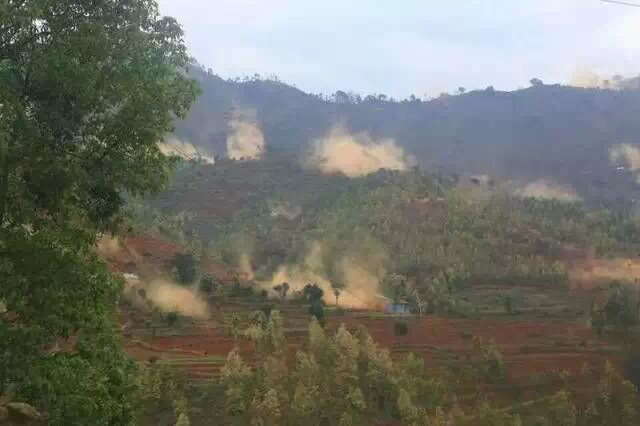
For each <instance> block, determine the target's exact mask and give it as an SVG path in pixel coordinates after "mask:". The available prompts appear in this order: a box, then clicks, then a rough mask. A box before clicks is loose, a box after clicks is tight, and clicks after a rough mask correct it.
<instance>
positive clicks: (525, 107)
mask: <svg viewBox="0 0 640 426" xmlns="http://www.w3.org/2000/svg"><path fill="white" fill-rule="evenodd" d="M191 74H192V77H195V78H196V79H197V80H199V82H200V84H201V86H202V90H203V93H202V96H201V97H200V99H199V100H198V102H197V103H196V105H195V106H194V107H193V109H192V111H191V112H190V114H189V116H188V117H187V118H186V120H185V121H183V122H180V123H177V125H176V133H177V135H178V136H179V137H180V138H182V139H183V140H186V141H188V142H191V143H193V144H195V145H196V146H199V147H203V148H204V149H206V150H207V151H209V152H214V153H216V154H217V155H219V156H224V154H225V152H226V141H227V136H228V134H229V129H230V127H229V123H230V121H231V120H232V119H233V117H232V116H233V114H234V111H237V110H242V111H249V112H250V113H251V114H252V116H254V117H255V120H256V121H257V124H258V125H259V128H260V129H261V131H262V133H263V134H264V140H265V143H266V149H268V150H282V149H284V150H286V151H289V152H292V153H295V154H297V155H299V156H303V155H304V154H305V153H306V151H307V150H308V149H309V146H310V143H311V142H312V141H314V140H315V139H317V138H319V137H322V136H324V135H326V134H327V133H328V132H329V131H330V129H331V128H332V127H334V126H335V125H341V126H343V127H345V128H346V129H348V130H349V131H351V132H354V133H357V132H361V131H365V132H367V133H369V134H370V135H371V137H372V138H373V139H374V140H377V139H381V138H391V139H393V140H395V142H396V143H397V144H398V145H399V146H400V147H402V148H404V150H406V152H407V153H408V154H411V155H412V156H414V157H415V158H416V159H417V162H418V164H419V165H420V166H421V167H423V168H427V169H429V170H432V171H436V170H438V171H442V172H445V173H458V174H462V175H473V174H488V175H491V176H496V177H500V178H506V179H517V180H519V181H523V182H528V181H533V180H536V179H540V178H550V179H552V180H554V181H557V182H559V183H565V184H569V185H571V186H573V187H575V188H576V190H577V192H578V194H579V195H580V196H582V197H583V198H585V199H587V200H588V201H597V202H602V201H606V202H609V203H611V202H621V201H626V202H630V200H632V199H634V198H636V197H637V196H638V188H637V185H636V184H635V176H634V175H633V173H630V172H629V171H628V170H627V171H622V172H621V171H620V170H616V167H615V166H616V165H628V164H624V163H625V162H624V161H621V162H620V164H612V163H611V162H610V158H609V150H610V149H611V147H613V146H615V145H619V144H634V143H635V142H637V140H638V139H639V138H640V122H639V121H638V120H637V117H638V115H639V113H640V91H638V90H633V89H625V90H605V89H585V88H576V87H569V86H560V85H535V86H532V87H530V88H527V89H522V90H517V91H513V92H500V91H495V90H493V89H492V88H488V89H486V90H480V91H471V92H467V93H464V94H459V95H456V96H450V95H443V96H441V97H439V98H437V99H434V100H431V101H428V102H423V101H420V100H413V101H411V100H406V101H401V102H392V101H389V100H387V98H386V96H384V95H378V96H367V97H365V98H364V99H362V98H360V97H359V96H352V95H348V94H346V93H344V92H338V93H337V94H335V95H333V96H332V98H331V100H327V99H323V98H321V97H319V96H315V95H310V94H306V93H304V92H302V91H300V90H298V89H296V88H294V87H291V86H288V85H286V84H284V83H282V82H278V81H272V80H260V79H251V80H247V81H224V80H222V79H220V78H219V77H217V76H215V75H213V74H207V73H205V72H204V71H202V70H201V69H199V68H198V67H194V68H193V69H192V70H191ZM633 82H634V80H633V79H630V80H628V81H627V83H628V84H626V85H625V86H624V87H632V88H633V87H635V86H634V84H633Z"/></svg>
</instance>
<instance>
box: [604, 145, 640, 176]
mask: <svg viewBox="0 0 640 426" xmlns="http://www.w3.org/2000/svg"><path fill="white" fill-rule="evenodd" d="M609 159H610V160H611V163H612V164H614V165H619V164H624V165H625V166H626V167H628V168H629V170H631V171H633V172H635V171H638V170H640V149H639V148H638V147H636V146H633V145H631V144H628V143H623V144H619V145H614V146H612V147H611V149H610V150H609Z"/></svg>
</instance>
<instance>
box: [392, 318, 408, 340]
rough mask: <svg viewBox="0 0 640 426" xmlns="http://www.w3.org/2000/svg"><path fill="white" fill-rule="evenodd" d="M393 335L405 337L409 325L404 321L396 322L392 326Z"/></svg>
mask: <svg viewBox="0 0 640 426" xmlns="http://www.w3.org/2000/svg"><path fill="white" fill-rule="evenodd" d="M393 334H394V335H395V336H396V337H400V336H406V335H407V334H409V323H407V322H406V321H396V322H395V323H394V324H393Z"/></svg>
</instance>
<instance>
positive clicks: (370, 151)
mask: <svg viewBox="0 0 640 426" xmlns="http://www.w3.org/2000/svg"><path fill="white" fill-rule="evenodd" d="M413 162H414V160H413V158H412V157H411V156H409V155H407V154H406V153H405V151H404V150H403V149H402V148H401V147H399V146H398V145H396V143H395V141H394V140H393V139H383V140H373V138H371V136H370V135H369V134H368V133H366V132H361V133H356V134H352V133H349V132H347V131H346V130H345V129H344V128H342V127H334V128H333V129H331V131H330V132H329V134H328V135H327V136H326V137H324V138H321V139H318V140H316V141H315V143H314V144H313V151H312V153H311V155H310V156H309V158H308V159H307V165H308V166H310V167H312V168H317V169H318V170H320V171H321V172H322V173H324V174H337V173H343V174H345V175H346V176H349V177H356V176H364V175H367V174H370V173H374V172H376V171H378V170H380V169H390V170H406V169H407V168H408V167H410V166H411V165H412V163H413Z"/></svg>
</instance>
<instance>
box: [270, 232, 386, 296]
mask: <svg viewBox="0 0 640 426" xmlns="http://www.w3.org/2000/svg"><path fill="white" fill-rule="evenodd" d="M328 252H330V247H329V246H328V245H327V244H326V243H322V242H318V241H316V242H314V243H313V244H311V246H310V248H309V249H308V250H307V253H306V255H305V258H304V260H303V261H302V262H301V263H297V264H288V265H282V266H280V267H279V268H278V269H277V271H276V272H275V274H273V276H272V278H271V279H270V280H269V281H268V282H264V283H262V286H263V287H264V288H265V289H267V290H271V289H272V288H273V287H274V286H276V285H279V284H282V283H283V282H287V283H288V284H289V285H290V287H291V292H292V293H293V292H296V291H302V289H303V288H304V286H305V285H306V284H308V283H315V284H317V285H318V286H319V287H320V288H321V289H322V290H323V291H324V301H325V303H327V304H332V305H333V304H335V302H336V299H335V296H334V293H333V288H332V286H331V283H332V280H331V279H330V278H329V273H328V272H327V271H326V268H325V263H324V257H325V256H326V255H327V254H328ZM385 258H386V256H385V254H384V253H383V252H382V251H378V252H377V253H368V255H367V256H364V255H362V254H361V253H357V251H356V250H354V253H352V254H350V255H347V256H344V257H343V258H341V259H340V260H337V261H335V264H334V265H333V269H335V271H336V274H335V275H336V276H334V278H333V283H334V284H336V283H337V282H340V283H341V284H342V285H343V286H344V289H343V290H342V291H341V294H340V297H339V299H338V303H339V304H340V306H343V307H349V308H375V307H377V306H378V304H379V299H378V292H379V289H380V286H381V285H380V284H381V282H382V280H383V279H384V276H385V273H386V271H385V270H384V267H383V266H382V265H384V260H385Z"/></svg>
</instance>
